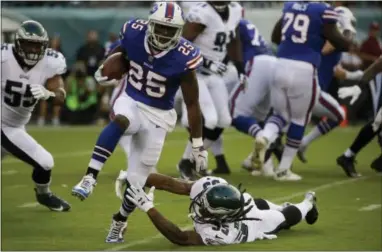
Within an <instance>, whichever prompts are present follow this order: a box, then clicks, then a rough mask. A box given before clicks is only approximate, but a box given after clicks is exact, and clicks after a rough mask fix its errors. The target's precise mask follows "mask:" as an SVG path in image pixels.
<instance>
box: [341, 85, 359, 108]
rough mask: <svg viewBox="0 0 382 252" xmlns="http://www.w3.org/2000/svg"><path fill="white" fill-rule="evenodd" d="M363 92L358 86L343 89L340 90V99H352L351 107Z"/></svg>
mask: <svg viewBox="0 0 382 252" xmlns="http://www.w3.org/2000/svg"><path fill="white" fill-rule="evenodd" d="M361 93H362V90H361V88H360V87H359V86H358V85H354V86H351V87H342V88H340V89H338V97H339V98H341V99H345V98H347V97H351V100H350V105H353V104H354V103H355V102H356V100H357V99H358V97H359V96H360V95H361Z"/></svg>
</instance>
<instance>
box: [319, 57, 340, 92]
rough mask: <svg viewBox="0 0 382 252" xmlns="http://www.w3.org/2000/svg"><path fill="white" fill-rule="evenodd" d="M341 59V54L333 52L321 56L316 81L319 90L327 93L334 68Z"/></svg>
mask: <svg viewBox="0 0 382 252" xmlns="http://www.w3.org/2000/svg"><path fill="white" fill-rule="evenodd" d="M340 59H341V52H340V51H334V52H332V53H330V54H328V55H323V56H322V58H321V64H320V67H319V68H318V73H317V74H318V81H319V84H320V87H321V90H323V91H328V89H329V86H330V83H331V82H332V79H333V75H334V67H335V66H336V65H338V63H339V62H340Z"/></svg>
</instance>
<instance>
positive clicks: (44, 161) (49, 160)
mask: <svg viewBox="0 0 382 252" xmlns="http://www.w3.org/2000/svg"><path fill="white" fill-rule="evenodd" d="M38 156H40V159H39V160H38V161H37V163H38V164H39V165H40V166H41V167H42V168H43V169H44V170H46V171H49V170H51V169H52V168H53V167H54V159H53V156H52V154H50V153H49V152H47V151H45V150H44V151H43V152H42V153H41V154H40V155H38Z"/></svg>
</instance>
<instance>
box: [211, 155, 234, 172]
mask: <svg viewBox="0 0 382 252" xmlns="http://www.w3.org/2000/svg"><path fill="white" fill-rule="evenodd" d="M215 159H216V165H217V167H216V169H214V170H213V171H212V173H213V174H230V173H231V171H230V169H229V167H228V164H227V161H226V160H225V156H224V155H223V154H222V155H217V156H215Z"/></svg>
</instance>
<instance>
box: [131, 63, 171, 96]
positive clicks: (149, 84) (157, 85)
mask: <svg viewBox="0 0 382 252" xmlns="http://www.w3.org/2000/svg"><path fill="white" fill-rule="evenodd" d="M144 75H145V76H144ZM165 81H166V78H165V77H163V76H161V75H159V74H156V73H154V72H152V71H148V72H147V73H145V72H144V71H143V68H142V66H140V65H139V64H137V63H135V62H134V61H132V60H130V71H129V83H130V84H131V85H132V86H133V87H135V88H136V89H138V90H142V88H143V86H146V88H145V91H146V93H147V95H148V96H151V97H154V98H161V97H163V96H164V94H165V93H166V86H165V85H164V84H162V83H163V82H165ZM143 82H144V83H145V85H144V83H143Z"/></svg>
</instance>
